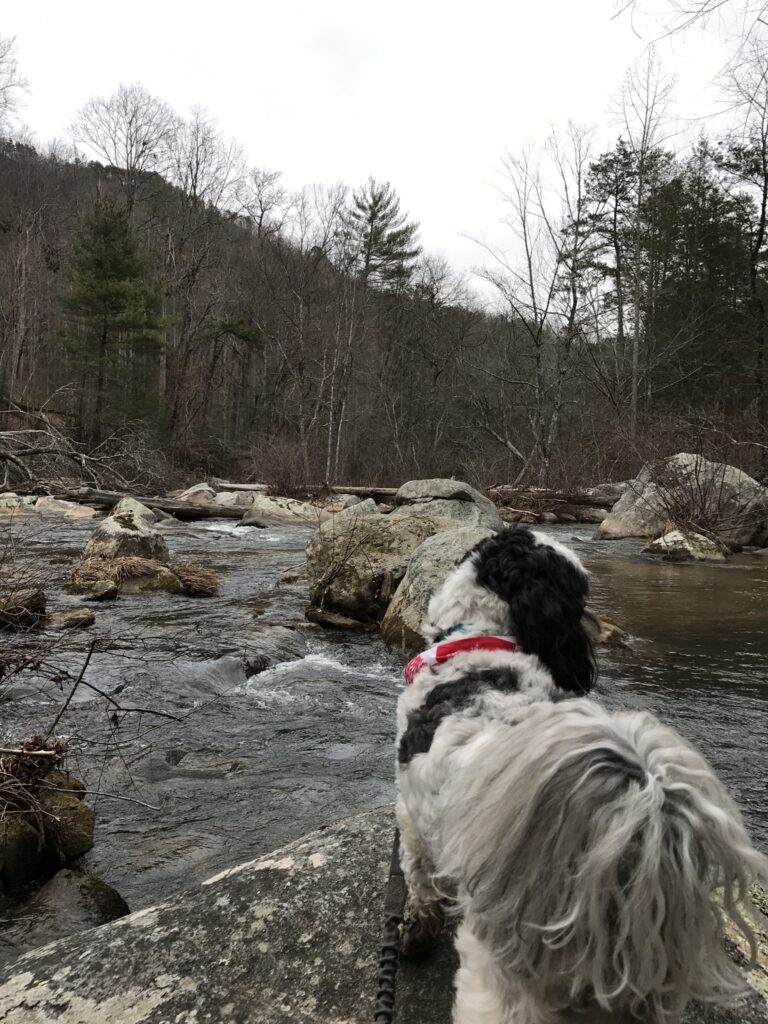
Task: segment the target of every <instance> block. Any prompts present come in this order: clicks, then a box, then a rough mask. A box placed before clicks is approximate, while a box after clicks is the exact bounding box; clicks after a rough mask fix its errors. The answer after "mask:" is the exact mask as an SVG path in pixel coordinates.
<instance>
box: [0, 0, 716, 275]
mask: <svg viewBox="0 0 768 1024" xmlns="http://www.w3.org/2000/svg"><path fill="white" fill-rule="evenodd" d="M663 5H664V0H659V3H658V6H659V7H663ZM614 11H615V8H614V5H613V2H612V0H461V2H456V0H441V2H438V0H386V2H381V0H380V2H378V3H373V2H369V0H250V2H247V0H218V2H213V0H204V2H203V0H184V2H181V0H152V2H148V0H130V2H129V3H127V4H126V3H123V4H108V3H104V0H98V2H94V0H0V34H1V35H5V36H8V35H11V36H13V35H15V36H16V37H17V56H18V60H19V65H20V69H21V71H22V72H23V73H24V74H25V75H26V77H27V78H28V79H29V82H30V86H31V93H30V95H29V97H28V98H27V101H26V104H25V107H24V110H23V111H22V116H23V118H24V120H25V121H26V123H27V124H28V125H29V126H30V128H31V129H32V130H33V131H34V132H35V134H36V136H37V137H38V139H39V140H40V141H41V142H42V141H47V140H49V139H51V138H53V137H54V136H63V135H65V133H66V128H67V125H68V124H69V123H70V121H71V119H72V116H73V115H74V113H75V111H76V110H77V108H78V107H79V106H80V105H81V104H82V103H83V102H84V101H85V100H87V99H88V98H89V97H90V96H93V95H108V94H110V93H111V92H112V91H113V90H114V89H115V87H116V86H117V85H118V83H119V82H121V81H122V82H133V81H140V82H142V83H143V84H144V85H145V86H146V87H147V88H148V89H149V90H150V91H151V92H153V93H155V94H156V95H158V96H160V97H162V98H163V99H165V100H166V101H167V102H169V103H170V104H171V105H172V106H174V107H175V108H176V109H177V110H179V111H180V112H185V111H186V110H187V109H188V108H189V107H191V106H192V105H194V104H201V105H202V106H204V107H206V108H207V109H208V110H209V111H210V112H211V113H212V114H214V115H215V116H216V117H217V118H218V120H219V122H220V124H221V126H222V128H223V129H224V131H225V132H226V133H227V134H228V135H231V136H234V137H235V138H237V139H238V140H239V141H240V142H241V143H242V145H243V146H244V148H245V150H246V152H247V154H248V157H249V159H250V160H251V161H252V162H253V163H254V164H258V165H260V166H263V167H270V168H273V169H276V170H280V171H282V172H283V175H284V180H285V182H286V183H287V184H288V185H291V186H293V185H300V184H305V183H310V182H324V183H327V184H331V183H333V182H335V181H339V180H343V181H346V182H349V183H351V184H359V183H360V182H362V181H364V180H365V179H366V178H367V177H368V175H371V174H372V175H374V176H375V177H377V178H379V179H387V180H389V181H391V182H392V183H393V184H394V186H395V187H396V188H397V190H398V192H399V194H400V196H401V198H402V201H403V207H404V208H405V209H407V210H408V211H409V212H410V214H411V215H412V216H413V217H414V218H415V219H417V220H419V221H420V222H421V228H422V241H423V243H424V245H425V247H427V248H428V249H430V250H436V251H440V252H442V253H444V254H445V255H446V256H447V257H448V258H449V260H450V261H451V262H452V264H453V265H454V266H456V267H457V269H469V268H470V267H471V266H472V265H473V264H475V263H477V262H478V261H479V260H480V259H481V254H480V253H479V251H478V249H477V247H476V246H475V245H474V244H473V243H472V242H470V241H469V240H468V239H466V238H464V237H462V235H464V234H473V235H477V234H481V233H483V232H484V231H492V226H493V224H494V223H495V222H497V220H498V218H499V214H500V203H499V200H498V197H497V194H496V192H495V190H494V188H493V182H494V180H495V178H496V168H497V167H498V161H499V157H500V155H501V154H502V153H503V151H504V150H505V149H507V148H508V149H510V150H514V149H515V147H517V146H519V145H521V144H522V143H524V142H525V141H527V140H535V139H538V138H542V137H543V136H544V135H546V134H547V131H548V126H549V124H552V123H554V124H563V123H565V122H566V121H567V120H568V119H569V118H570V119H572V120H575V121H578V122H580V123H586V124H593V123H594V124H602V125H603V126H605V131H606V136H605V137H606V141H608V140H609V139H610V136H611V135H612V134H615V133H613V132H611V131H610V130H609V129H608V127H607V123H608V118H607V114H606V111H607V108H608V105H609V97H610V96H611V94H615V93H616V91H617V89H618V86H619V85H620V83H621V80H622V78H623V76H624V72H625V70H626V68H627V67H628V65H629V64H630V63H631V62H632V61H633V60H635V59H636V58H638V57H639V56H641V55H642V53H643V51H644V48H645V46H646V43H647V41H648V39H649V38H650V37H651V32H652V29H651V27H650V25H646V26H645V28H646V29H647V31H646V33H645V35H644V38H639V37H638V35H637V34H635V32H634V31H633V28H632V25H631V24H630V21H629V19H628V18H627V17H622V18H619V19H614V18H613V17H612V16H613V14H614ZM723 35H724V32H723V26H722V25H721V24H719V23H718V24H713V25H711V26H709V28H708V29H706V30H697V31H689V32H687V33H686V35H685V36H684V37H676V38H675V39H674V40H672V41H669V40H668V41H665V42H663V43H662V44H661V46H660V47H659V54H660V56H661V57H662V59H663V60H664V61H665V63H666V64H668V66H669V69H670V71H672V72H674V73H675V74H677V75H678V78H679V86H678V90H677V96H678V102H677V107H678V109H679V110H680V112H681V113H682V114H684V115H686V116H689V117H696V116H701V115H704V114H707V113H708V112H710V111H711V110H712V109H713V106H714V103H715V94H714V90H713V89H712V87H711V83H712V80H713V78H714V76H715V75H716V73H717V71H718V69H719V68H720V67H721V66H722V64H723V63H724V61H725V59H726V57H727V49H726V45H725V40H724V39H723ZM493 233H494V234H495V231H494V232H493Z"/></svg>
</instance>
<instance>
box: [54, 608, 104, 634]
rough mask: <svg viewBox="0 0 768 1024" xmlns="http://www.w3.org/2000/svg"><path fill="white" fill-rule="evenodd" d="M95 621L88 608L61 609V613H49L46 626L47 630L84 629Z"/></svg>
mask: <svg viewBox="0 0 768 1024" xmlns="http://www.w3.org/2000/svg"><path fill="white" fill-rule="evenodd" d="M95 621H96V616H95V615H94V614H93V612H92V611H91V609H90V608H85V607H81V608H62V609H61V611H58V612H51V614H50V615H49V616H48V619H47V621H46V625H47V626H48V628H49V629H85V628H86V627H87V626H92V625H93V624H94V622H95Z"/></svg>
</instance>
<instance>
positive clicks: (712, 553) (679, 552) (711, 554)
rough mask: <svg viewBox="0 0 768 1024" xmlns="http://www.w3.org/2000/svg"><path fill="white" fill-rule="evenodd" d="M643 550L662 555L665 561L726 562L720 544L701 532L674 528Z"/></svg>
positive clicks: (650, 553)
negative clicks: (689, 531)
mask: <svg viewBox="0 0 768 1024" xmlns="http://www.w3.org/2000/svg"><path fill="white" fill-rule="evenodd" d="M643 551H644V552H646V553H647V554H649V555H661V557H662V558H663V560H664V561H665V562H724V561H725V554H724V552H723V549H722V547H721V546H720V545H719V544H715V542H714V541H713V540H710V538H709V537H704V536H702V534H700V533H683V531H682V530H672V531H671V532H670V533H665V534H664V536H663V537H657V538H656V540H654V541H651V543H650V544H646V546H645V547H644V548H643Z"/></svg>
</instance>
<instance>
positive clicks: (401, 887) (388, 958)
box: [373, 829, 406, 1024]
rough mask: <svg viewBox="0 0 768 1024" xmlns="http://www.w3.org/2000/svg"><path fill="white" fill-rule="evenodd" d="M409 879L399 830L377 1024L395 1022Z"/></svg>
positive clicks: (386, 905)
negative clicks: (403, 923)
mask: <svg viewBox="0 0 768 1024" xmlns="http://www.w3.org/2000/svg"><path fill="white" fill-rule="evenodd" d="M405 896H406V888H405V877H404V876H403V869H402V868H401V867H400V832H399V830H398V829H395V838H394V841H393V843H392V859H391V860H390V862H389V879H388V881H387V889H386V892H385V893H384V914H385V920H384V930H383V932H382V940H381V955H380V957H379V977H378V982H377V986H376V1008H375V1010H374V1012H373V1020H374V1024H393V1022H394V1019H395V987H396V984H397V965H398V953H399V944H400V925H401V924H402V921H403V913H404V911H405Z"/></svg>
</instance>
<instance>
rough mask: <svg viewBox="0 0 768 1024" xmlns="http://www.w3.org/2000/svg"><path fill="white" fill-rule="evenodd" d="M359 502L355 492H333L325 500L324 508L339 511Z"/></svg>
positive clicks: (329, 510)
mask: <svg viewBox="0 0 768 1024" xmlns="http://www.w3.org/2000/svg"><path fill="white" fill-rule="evenodd" d="M359 504H360V499H359V498H358V496H357V495H356V494H334V495H333V496H332V497H331V498H329V499H328V501H326V502H325V508H326V510H327V511H328V512H341V511H343V510H344V509H345V508H352V507H353V506H354V505H359Z"/></svg>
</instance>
